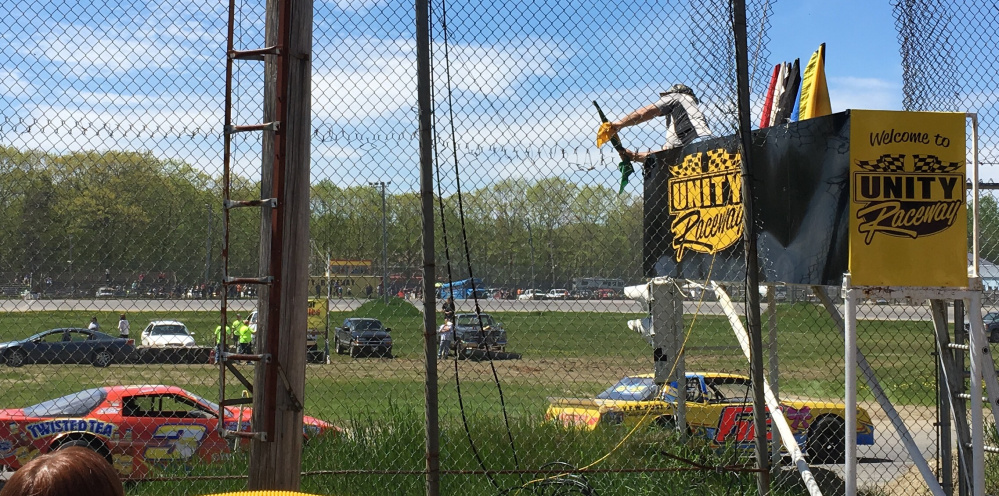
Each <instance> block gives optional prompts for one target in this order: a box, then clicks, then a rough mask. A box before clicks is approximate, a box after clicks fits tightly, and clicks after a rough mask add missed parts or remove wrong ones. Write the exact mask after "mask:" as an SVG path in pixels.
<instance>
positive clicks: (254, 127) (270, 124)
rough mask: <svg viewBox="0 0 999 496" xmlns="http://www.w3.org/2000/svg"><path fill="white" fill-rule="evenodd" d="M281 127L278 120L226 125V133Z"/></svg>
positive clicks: (274, 129)
mask: <svg viewBox="0 0 999 496" xmlns="http://www.w3.org/2000/svg"><path fill="white" fill-rule="evenodd" d="M280 127H281V122H280V121H271V122H265V123H263V124H249V125H246V126H226V127H225V133H226V134H235V133H245V132H248V131H277V130H278V128H280Z"/></svg>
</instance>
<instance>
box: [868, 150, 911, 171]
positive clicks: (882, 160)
mask: <svg viewBox="0 0 999 496" xmlns="http://www.w3.org/2000/svg"><path fill="white" fill-rule="evenodd" d="M904 166H905V155H904V154H898V155H892V154H890V153H886V154H884V155H882V156H880V157H878V159H877V160H858V161H857V167H860V168H861V169H864V170H867V171H872V172H902V171H903V170H904V168H905V167H904Z"/></svg>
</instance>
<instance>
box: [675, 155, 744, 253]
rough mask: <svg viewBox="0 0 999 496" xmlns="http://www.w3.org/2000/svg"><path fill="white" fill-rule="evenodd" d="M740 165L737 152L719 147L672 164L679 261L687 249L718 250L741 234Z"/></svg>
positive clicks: (728, 245)
mask: <svg viewBox="0 0 999 496" xmlns="http://www.w3.org/2000/svg"><path fill="white" fill-rule="evenodd" d="M741 165H742V158H741V157H740V156H739V154H738V153H731V152H729V151H727V150H724V149H716V150H709V151H707V152H703V153H702V152H698V153H693V154H690V155H687V156H686V157H684V158H683V162H681V163H679V164H677V165H674V166H670V178H669V181H668V182H669V215H670V219H671V220H672V222H671V224H670V230H671V231H672V232H673V250H674V251H675V253H676V260H677V261H680V260H682V259H683V254H684V253H685V252H686V250H692V251H696V252H701V253H709V254H715V253H718V252H719V251H721V250H724V249H726V248H728V247H730V246H732V245H733V244H735V242H736V241H738V240H739V239H741V238H742V226H743V219H742V212H743V211H742V178H741V177H739V167H740V166H741Z"/></svg>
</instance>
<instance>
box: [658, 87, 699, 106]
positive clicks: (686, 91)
mask: <svg viewBox="0 0 999 496" xmlns="http://www.w3.org/2000/svg"><path fill="white" fill-rule="evenodd" d="M670 93H680V94H683V95H690V96H691V97H693V99H694V101H695V102H696V101H697V96H696V95H694V90H692V89H690V87H689V86H687V85H685V84H682V83H677V84H674V85H673V86H670V87H669V89H668V90H666V91H662V92H660V93H659V96H666V95H669V94H670Z"/></svg>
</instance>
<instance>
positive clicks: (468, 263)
mask: <svg viewBox="0 0 999 496" xmlns="http://www.w3.org/2000/svg"><path fill="white" fill-rule="evenodd" d="M441 16H442V19H441V28H442V29H443V30H444V62H445V63H444V71H445V75H446V78H447V85H448V92H447V98H448V117H449V120H450V125H451V148H452V150H453V152H454V153H453V157H454V180H455V190H456V194H457V197H458V219H459V222H460V224H461V239H462V244H463V245H464V249H465V264H466V266H467V268H468V279H469V281H470V282H471V285H472V301H473V303H474V305H475V316H476V318H477V320H478V322H479V342H480V343H482V344H483V345H485V347H486V359H487V360H489V368H490V369H491V370H492V373H493V382H494V384H496V390H497V392H498V394H499V400H500V412H501V413H502V414H503V425H504V427H505V428H506V436H507V441H508V442H509V443H510V451H511V454H512V455H513V464H514V467H515V468H516V469H517V470H519V469H520V460H519V457H518V456H517V446H516V444H515V443H514V441H513V432H512V431H511V430H510V417H509V415H508V413H507V409H506V399H505V396H504V394H503V385H502V384H501V383H500V379H499V373H498V372H497V371H496V364H495V362H494V361H493V354H492V350H490V349H489V346H488V345H486V335H485V329H484V328H483V325H482V309H481V308H480V307H479V295H478V291H476V288H475V275H474V274H473V271H472V257H471V249H470V248H469V246H468V231H467V229H466V227H465V207H464V203H463V201H462V195H461V174H460V173H459V170H458V143H457V138H456V132H455V127H454V105H453V101H452V95H453V94H452V92H451V64H450V56H449V46H450V45H449V43H448V33H447V0H442V1H441ZM455 367H456V368H457V356H455ZM521 477H523V476H521Z"/></svg>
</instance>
